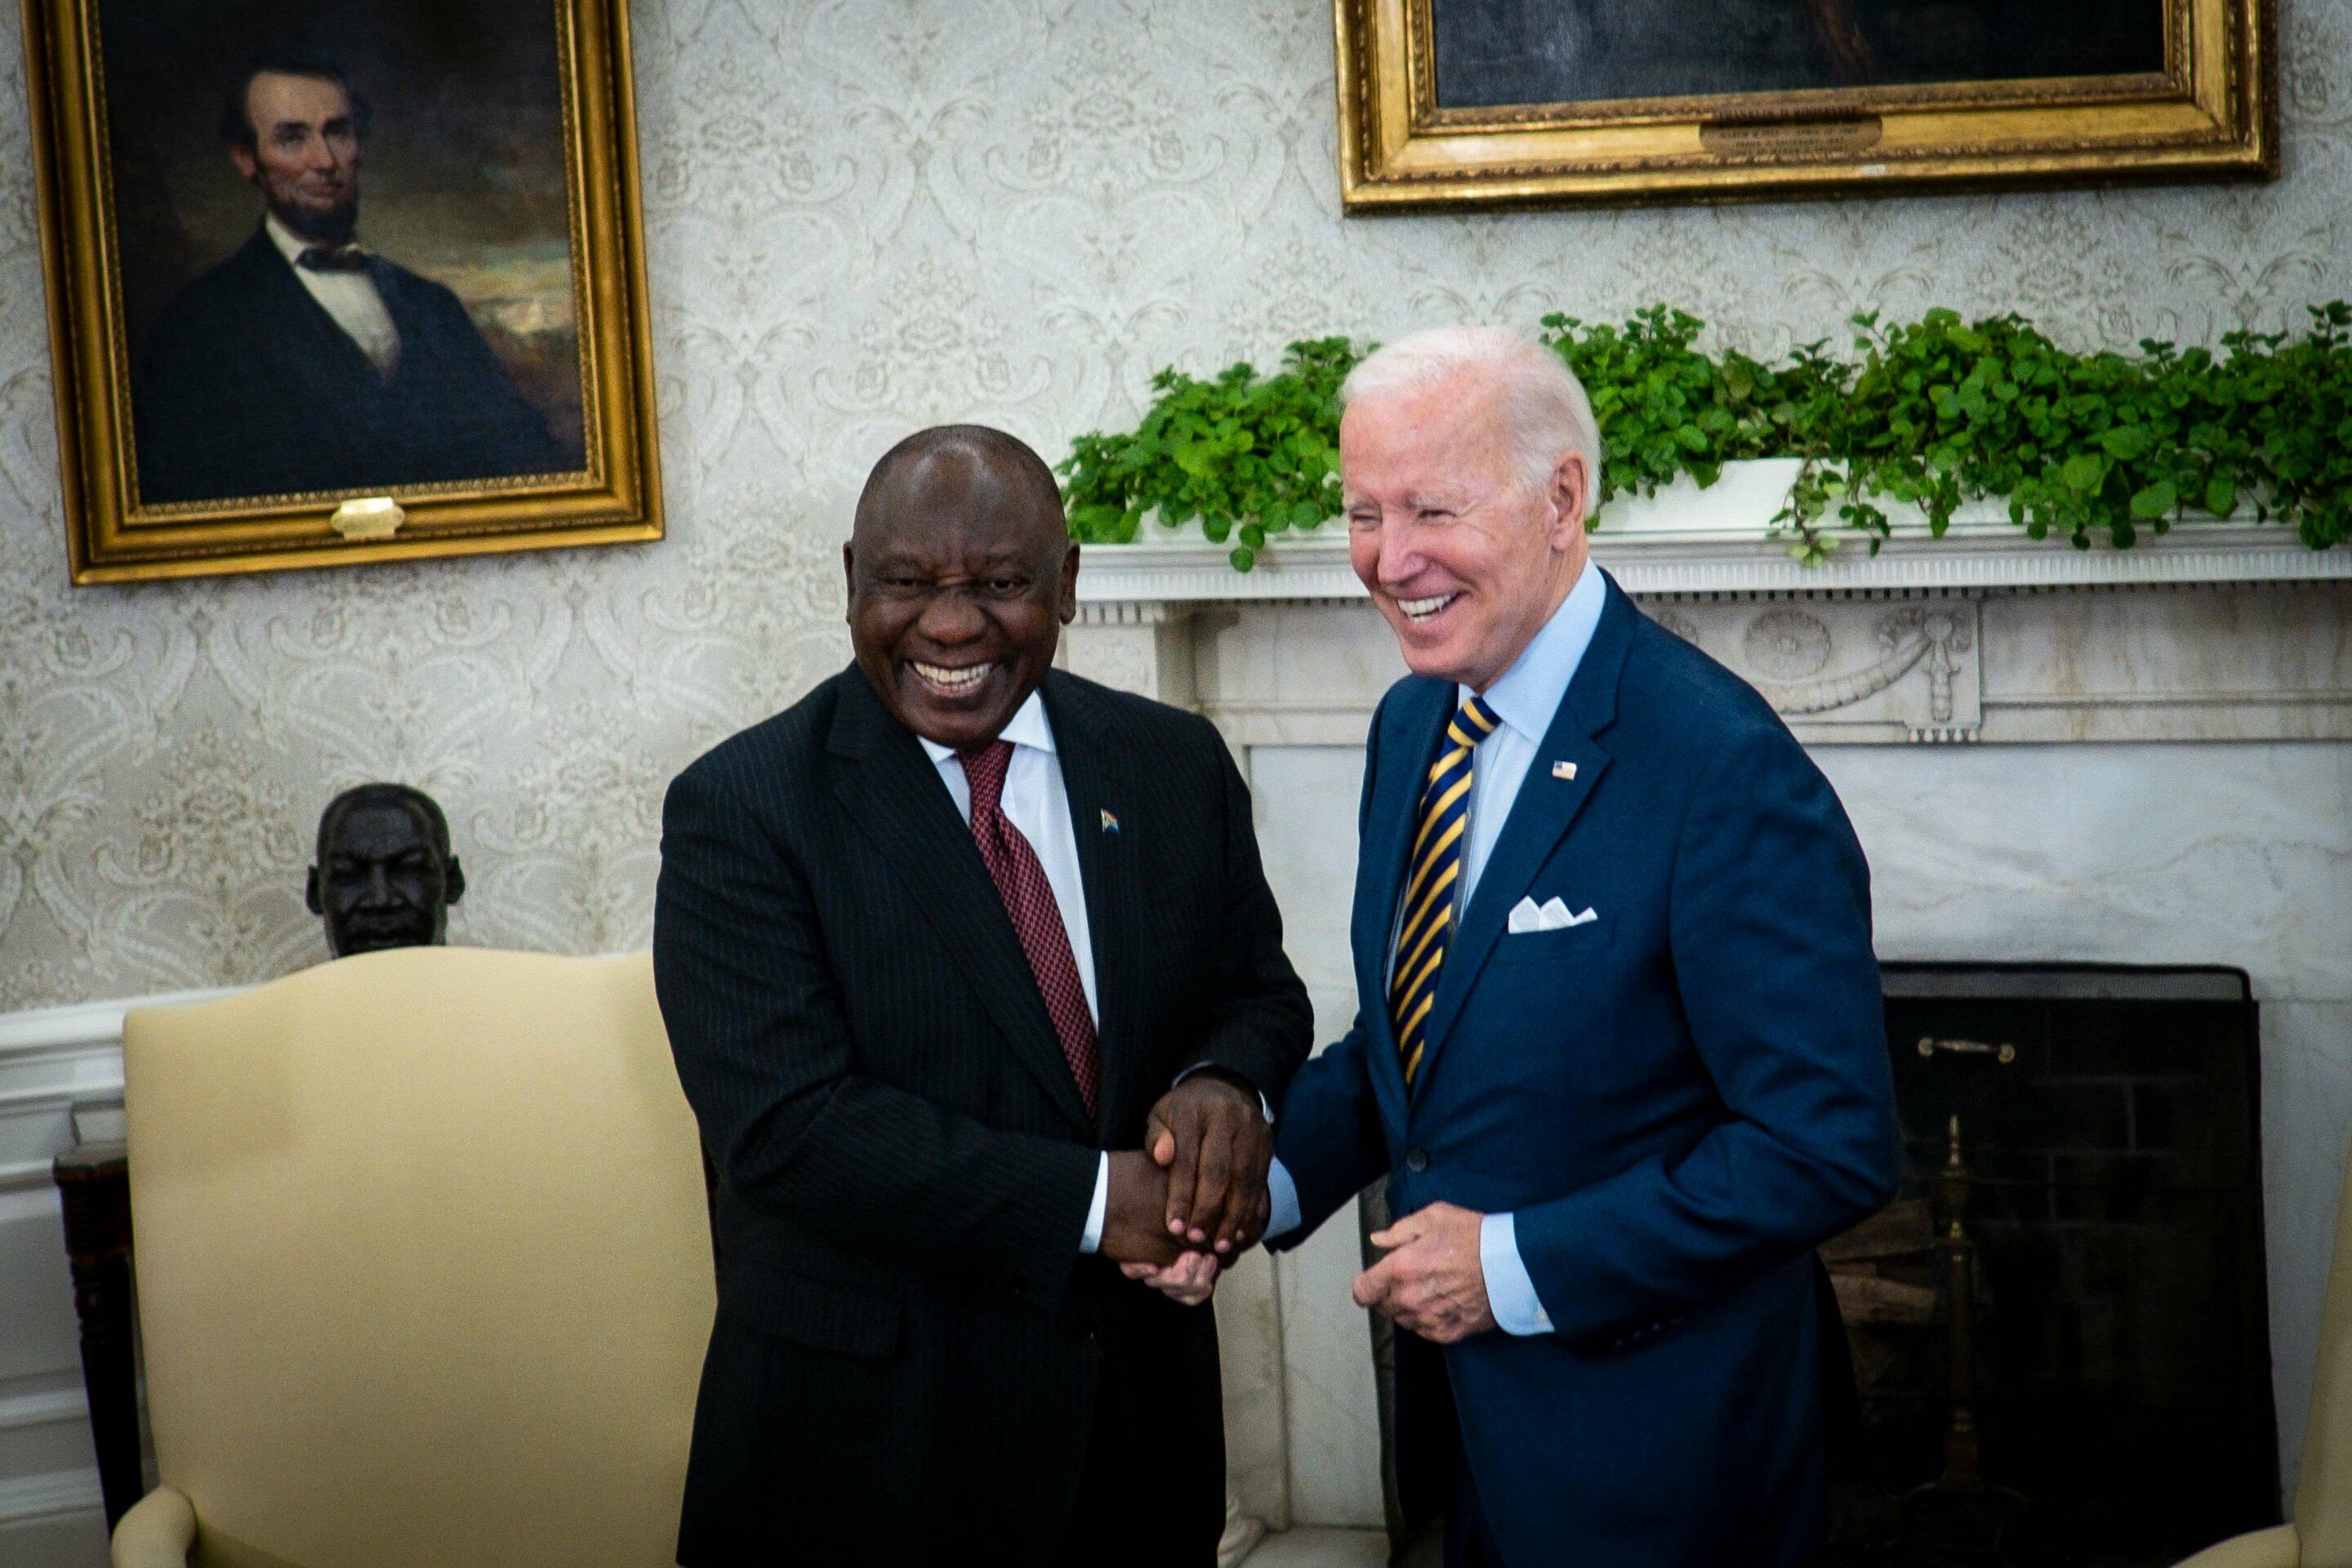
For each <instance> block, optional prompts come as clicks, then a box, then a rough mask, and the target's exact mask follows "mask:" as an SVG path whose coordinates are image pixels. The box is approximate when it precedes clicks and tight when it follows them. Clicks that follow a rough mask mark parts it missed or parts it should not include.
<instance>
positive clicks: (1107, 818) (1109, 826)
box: [1102, 811, 1118, 834]
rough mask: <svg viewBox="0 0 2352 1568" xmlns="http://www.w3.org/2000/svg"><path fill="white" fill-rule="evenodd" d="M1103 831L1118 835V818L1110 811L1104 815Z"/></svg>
mask: <svg viewBox="0 0 2352 1568" xmlns="http://www.w3.org/2000/svg"><path fill="white" fill-rule="evenodd" d="M1102 830H1103V831H1104V832H1105V833H1112V834H1115V833H1117V832H1118V817H1116V816H1112V815H1111V814H1110V813H1109V812H1108V811H1106V812H1104V813H1103V814H1102Z"/></svg>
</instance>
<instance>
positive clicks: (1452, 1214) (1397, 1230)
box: [1355, 1204, 1495, 1345]
mask: <svg viewBox="0 0 2352 1568" xmlns="http://www.w3.org/2000/svg"><path fill="white" fill-rule="evenodd" d="M1485 1219H1486V1215H1482V1214H1477V1213H1475V1212H1473V1211H1472V1210H1469V1209H1465V1208H1459V1207H1456V1206H1455V1205H1453V1204H1432V1205H1429V1206H1428V1207H1427V1208H1425V1209H1421V1210H1418V1211H1416V1212H1415V1213H1412V1214H1409V1215H1405V1216H1404V1218H1402V1219H1401V1220H1399V1221H1397V1222H1396V1223H1395V1224H1394V1225H1392V1226H1389V1227H1388V1229H1386V1230H1380V1231H1374V1232H1373V1233H1372V1245H1373V1246H1374V1247H1383V1248H1386V1249H1388V1256H1387V1257H1386V1258H1381V1260H1380V1261H1379V1262H1378V1263H1375V1264H1373V1265H1372V1266H1371V1267H1370V1268H1367V1269H1365V1270H1364V1271H1363V1272H1362V1273H1361V1274H1359V1275H1357V1276H1356V1287H1355V1297H1356V1305H1358V1306H1359V1307H1370V1308H1371V1309H1372V1310H1375V1311H1379V1312H1385V1313H1387V1314H1388V1315H1389V1316H1390V1317H1391V1318H1393V1319H1395V1320H1396V1321H1397V1326H1398V1327H1400V1328H1405V1329H1411V1330H1412V1331H1413V1332H1414V1333H1416V1334H1419V1335H1420V1336H1421V1337H1422V1338H1423V1339H1425V1340H1429V1341H1432V1342H1435V1343H1437V1344H1441V1345H1450V1344H1452V1343H1454V1342H1455V1341H1456V1340H1465V1339H1468V1338H1469V1337H1470V1336H1471V1335H1472V1334H1483V1333H1485V1332H1486V1331H1487V1330H1488V1329H1491V1328H1493V1327H1494V1326H1495V1310H1494V1308H1493V1307H1492V1306H1491V1305H1489V1304H1488V1302H1487V1300H1486V1266H1485V1265H1484V1264H1483V1263H1481V1262H1480V1261H1479V1258H1478V1236H1479V1226H1480V1224H1481V1223H1482V1222H1483V1221H1484V1220H1485Z"/></svg>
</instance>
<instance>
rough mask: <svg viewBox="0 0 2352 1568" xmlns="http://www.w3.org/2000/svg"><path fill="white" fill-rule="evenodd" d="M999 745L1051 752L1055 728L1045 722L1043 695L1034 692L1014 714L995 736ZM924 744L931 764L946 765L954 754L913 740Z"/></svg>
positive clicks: (934, 744) (923, 738)
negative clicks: (1029, 747)
mask: <svg viewBox="0 0 2352 1568" xmlns="http://www.w3.org/2000/svg"><path fill="white" fill-rule="evenodd" d="M996 738H997V739H998V740H1000V741H1010V742H1013V744H1014V745H1016V746H1032V747H1034V748H1035V749H1036V750H1038V751H1041V752H1050V751H1052V750H1053V749H1054V727H1053V726H1052V725H1050V724H1048V723H1046V722H1045V693H1044V692H1042V691H1033V692H1031V693H1030V694H1029V699H1028V700H1027V701H1025V702H1024V703H1022V704H1021V706H1020V707H1018V708H1016V709H1014V710H1013V717H1012V718H1011V719H1009V720H1007V721H1005V724H1004V728H1003V730H1001V731H998V732H997V736H996ZM915 739H917V740H918V741H920V742H923V753H924V755H926V756H928V757H929V758H930V759H931V761H932V762H934V763H945V762H946V761H947V760H948V759H949V758H950V757H952V756H954V755H955V754H956V749H955V748H954V747H953V746H942V745H940V743H939V742H937V741H934V740H932V739H930V738H929V736H926V735H918V736H916V737H915Z"/></svg>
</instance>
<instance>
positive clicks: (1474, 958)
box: [1420, 579, 1640, 1083]
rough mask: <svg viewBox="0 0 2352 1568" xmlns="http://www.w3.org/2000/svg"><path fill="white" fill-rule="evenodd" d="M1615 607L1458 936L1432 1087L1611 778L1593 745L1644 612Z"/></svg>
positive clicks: (1434, 1022)
mask: <svg viewBox="0 0 2352 1568" xmlns="http://www.w3.org/2000/svg"><path fill="white" fill-rule="evenodd" d="M1608 591H1609V597H1608V601H1607V603H1606V604H1605V605H1603V606H1602V608H1601V624H1600V625H1599V626H1597V627H1595V628H1594V630H1593V634H1592V642H1591V646H1590V647H1587V648H1586V649H1585V650H1584V658H1583V661H1582V662H1581V663H1580V664H1579V665H1578V666H1577V670H1576V676H1575V679H1572V680H1570V682H1569V685H1568V691H1567V694H1566V695H1565V696H1563V697H1562V698H1561V699H1560V704H1559V708H1558V710H1555V711H1554V712H1553V714H1552V720H1551V725H1550V727H1549V729H1548V730H1547V731H1545V732H1544V738H1543V744H1542V745H1541V746H1539V747H1538V748H1537V750H1536V755H1535V760H1534V761H1533V762H1531V763H1528V773H1527V778H1526V779H1525V780H1524V781H1523V782H1522V783H1521V784H1520V785H1519V794H1518V798H1517V800H1515V801H1513V802H1512V803H1511V815H1510V816H1507V818H1505V819H1504V822H1503V831H1502V834H1501V835H1500V837H1497V838H1496V840H1495V847H1494V850H1493V852H1492V853H1491V854H1489V855H1488V856H1487V857H1486V867H1485V868H1484V869H1482V870H1481V871H1480V872H1479V875H1478V886H1477V888H1476V889H1475V890H1474V891H1473V892H1472V893H1471V895H1470V907H1469V908H1468V909H1467V910H1464V911H1463V913H1462V921H1461V926H1460V929H1459V931H1457V932H1456V934H1455V936H1454V942H1453V945H1452V946H1451V947H1449V948H1447V949H1446V952H1445V963H1444V968H1443V969H1441V970H1440V971H1439V973H1438V981H1437V996H1436V1000H1435V1001H1434V1002H1433V1004H1432V1005H1431V1007H1430V1012H1429V1026H1428V1030H1427V1037H1428V1045H1427V1047H1426V1048H1425V1051H1424V1053H1423V1059H1422V1065H1421V1073H1420V1081H1421V1082H1423V1083H1427V1082H1428V1081H1429V1079H1430V1073H1431V1070H1432V1069H1433V1068H1434V1067H1435V1065H1436V1058H1437V1055H1438V1052H1439V1049H1440V1047H1443V1046H1444V1043H1445V1037H1446V1034H1447V1031H1448V1030H1450V1029H1451V1028H1452V1027H1453V1025H1454V1019H1455V1018H1456V1017H1457V1016H1460V1014H1461V1012H1462V1005H1463V1003H1464V1001H1465V999H1466V998H1467V997H1468V995H1469V994H1470V987H1471V986H1472V985H1473V984H1475V982H1476V980H1477V978H1478V973H1479V972H1480V971H1481V970H1483V969H1484V968H1485V967H1486V960H1487V958H1488V957H1489V956H1491V955H1492V954H1493V952H1494V951H1495V943H1496V940H1497V939H1498V938H1499V937H1501V935H1502V934H1503V927H1504V926H1505V925H1506V924H1507V922H1508V921H1509V919H1510V910H1511V906H1512V905H1514V904H1516V903H1517V902H1518V901H1519V900H1521V899H1523V898H1525V897H1526V896H1527V893H1528V888H1529V887H1530V886H1532V885H1533V884H1534V881H1535V877H1536V873H1537V872H1538V870H1540V869H1542V868H1543V864H1544V862H1545V861H1546V860H1549V858H1551V854H1552V851H1553V849H1554V848H1556V847H1558V846H1559V841H1560V840H1561V839H1562V838H1563V837H1567V834H1568V830H1569V828H1570V826H1572V825H1573V824H1574V823H1575V821H1576V817H1577V814H1578V813H1579V812H1580V811H1582V810H1583V809H1584V803H1585V802H1586V801H1588V800H1590V799H1591V798H1592V791H1593V788H1594V786H1595V785H1597V784H1600V782H1601V774H1602V773H1606V772H1607V771H1608V768H1609V753H1608V752H1605V751H1603V750H1602V749H1601V746H1600V744H1599V743H1598V742H1596V741H1595V740H1594V738H1593V737H1594V736H1595V735H1597V734H1598V733H1600V732H1601V731H1603V730H1605V729H1607V728H1608V726H1609V725H1610V724H1611V723H1612V721H1614V720H1615V719H1616V716H1617V682H1618V680H1619V679H1620V677H1621V676H1622V674H1623V672H1624V668H1625V653H1626V650H1627V649H1628V648H1629V647H1631V646H1632V645H1633V625H1634V622H1635V620H1636V619H1637V618H1638V616H1639V614H1640V612H1638V611H1636V610H1635V609H1634V608H1633V601H1632V600H1630V599H1628V598H1626V597H1625V595H1624V594H1623V593H1622V591H1621V590H1620V589H1619V588H1618V586H1617V584H1616V582H1615V581H1614V580H1613V579H1612V580H1610V582H1609V585H1608ZM1559 763H1569V764H1570V771H1572V775H1573V776H1571V777H1567V778H1562V777H1560V776H1559V775H1558V774H1557V773H1555V772H1554V768H1555V767H1556V765H1557V764H1559Z"/></svg>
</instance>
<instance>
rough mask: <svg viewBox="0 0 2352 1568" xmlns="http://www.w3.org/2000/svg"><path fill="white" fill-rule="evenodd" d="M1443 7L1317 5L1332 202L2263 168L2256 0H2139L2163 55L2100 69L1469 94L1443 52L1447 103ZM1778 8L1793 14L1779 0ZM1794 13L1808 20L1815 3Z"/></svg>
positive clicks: (2273, 100)
mask: <svg viewBox="0 0 2352 1568" xmlns="http://www.w3.org/2000/svg"><path fill="white" fill-rule="evenodd" d="M1458 3H1461V0H1334V7H1333V10H1334V17H1335V21H1336V26H1337V33H1338V45H1339V73H1338V74H1339V176H1340V179H1339V184H1340V200H1341V205H1342V206H1343V207H1344V209H1345V210H1346V211H1348V212H1349V213H1375V212H1409V211H1425V210H1430V209H1433V208H1441V209H1442V208H1459V207H1465V206H1486V205H1642V204H1657V203H1668V202H1689V201H1738V200H1754V199H1761V198H1768V197H1787V196H1823V195H1877V194H1882V193H1894V192H1915V191H1921V190H1939V189H1952V188H1970V187H1974V188H2001V187H2017V186H2032V185H2053V184H2121V183H2126V182H2137V181H2188V180H2200V179H2202V180H2221V179H2251V180H2259V179H2274V178H2276V177H2277V174H2278V157H2279V130H2278V102H2277V64H2276V42H2275V40H2276V32H2277V28H2276V19H2275V16H2274V14H2273V4H2272V0H2147V4H2148V5H2150V6H2151V7H2152V8H2153V7H2157V6H2160V7H2161V8H2162V13H2163V15H2162V30H2163V37H2162V45H2161V49H2162V57H2161V62H2160V63H2161V68H2160V69H2153V70H2150V69H2133V70H2128V71H2119V72H2116V73H2114V74H2106V75H2073V76H2039V77H2034V78H2031V79H2028V78H2023V77H2019V78H2016V79H1991V78H1990V77H1989V78H1986V79H1963V80H1948V81H1932V82H1922V81H1913V82H1910V83H1908V84H1903V83H1888V84H1885V85H1875V84H1868V83H1864V84H1855V83H1853V82H1839V83H1833V84H1828V85H1811V84H1809V85H1807V86H1804V87H1801V88H1795V89H1781V90H1762V91H1737V92H1714V93H1696V94H1681V95H1673V94H1670V95H1665V96H1622V95H1614V94H1612V95H1609V96H1605V97H1604V96H1601V95H1598V94H1595V95H1593V96H1590V97H1587V98H1584V99H1582V100H1576V101H1568V102H1542V103H1538V102H1525V103H1520V102H1494V101H1486V102H1483V103H1480V104H1477V105H1475V106H1465V105H1463V104H1462V103H1461V102H1460V100H1461V99H1465V98H1471V97H1477V96H1482V95H1481V94H1479V93H1477V92H1476V91H1475V87H1476V82H1475V74H1474V73H1473V72H1472V71H1471V69H1470V68H1469V67H1468V66H1464V65H1460V64H1459V63H1458V62H1461V61H1464V60H1468V59H1470V58H1472V51H1471V50H1469V49H1467V48H1464V49H1461V50H1460V51H1459V52H1457V54H1456V55H1455V56H1454V61H1455V62H1457V63H1456V65H1455V67H1454V77H1453V82H1454V84H1455V85H1454V88H1449V91H1450V92H1455V89H1457V88H1459V87H1460V84H1462V83H1463V82H1464V81H1465V79H1468V80H1469V82H1470V84H1471V89H1470V90H1462V91H1458V92H1455V96H1456V100H1457V101H1456V103H1455V105H1454V106H1452V107H1449V106H1447V105H1446V104H1444V103H1441V101H1440V90H1439V89H1440V79H1439V65H1438V47H1437V45H1438V40H1439V32H1440V29H1439V26H1438V25H1437V24H1438V22H1439V20H1441V18H1440V16H1439V15H1438V12H1439V9H1440V8H1442V7H1447V6H1449V5H1456V4H1458ZM1661 3H1662V4H1664V3H1665V0H1661ZM1675 3H1676V4H1680V0H1675ZM1782 3H1783V4H1787V5H1790V6H1791V8H1792V9H1793V8H1794V5H1793V0H1782ZM1547 9H1548V8H1547ZM1619 9H1620V10H1621V11H1622V10H1623V9H1624V8H1622V7H1621V8H1619ZM1806 9H1807V10H1808V12H1809V13H1811V14H1812V15H1816V16H1818V15H1819V14H1821V13H1822V11H1823V10H1824V7H1823V6H1822V5H1811V6H1808V7H1806ZM1913 9H1914V10H1919V9H1925V8H1922V7H1914V8H1913ZM1944 9H1947V10H1950V9H1953V7H1945V8H1944ZM1568 10H1569V7H1566V6H1562V7H1560V8H1559V11H1558V12H1555V13H1551V14H1554V15H1565V14H1566V13H1567V11H1568ZM1471 14H1473V13H1472V12H1471V11H1469V10H1467V9H1465V10H1462V11H1456V12H1454V14H1452V15H1449V16H1445V17H1444V18H1442V19H1444V20H1445V21H1446V22H1448V23H1449V24H1450V25H1451V26H1453V27H1454V37H1461V36H1463V33H1462V29H1463V28H1464V27H1465V26H1474V25H1478V24H1465V23H1464V22H1462V21H1460V20H1459V19H1458V18H1459V17H1460V16H1465V15H1471ZM1841 14H1843V15H1844V16H1848V17H1849V18H1850V17H1851V16H1853V14H1854V13H1853V10H1852V9H1851V8H1846V9H1843V11H1842V13H1841ZM1681 15H1682V16H1683V17H1684V18H1690V17H1693V16H1698V17H1704V18H1706V22H1705V24H1704V25H1705V26H1706V27H1707V28H1710V29H1711V28H1714V27H1716V26H1719V25H1720V18H1719V16H1718V15H1717V11H1716V9H1715V8H1714V7H1713V6H1696V5H1685V6H1684V7H1683V9H1682V12H1681ZM1685 26H1686V27H1687V26H1688V23H1687V22H1686V23H1685ZM2147 26H2151V27H2152V26H2153V18H2149V19H2148V20H2147ZM1710 36H1714V35H1710ZM2148 37H2149V40H2150V41H2149V46H2148V47H2149V49H2150V50H2151V51H2152V50H2153V49H2154V47H2155V45H2154V41H2153V34H2152V33H2150V34H2149V35H2148ZM1564 53H1565V50H1564V49H1563V54H1564ZM1623 53H1624V51H1623V50H1620V51H1618V54H1619V55H1620V56H1622V54H1623ZM1478 58H1480V59H1481V60H1482V61H1483V60H1484V59H1485V58H1487V57H1485V56H1481V57H1478ZM1611 58H1616V57H1611ZM2146 63H2147V64H2157V63H2158V62H2157V61H2156V60H2154V59H2150V60H2148V61H2147V62H2146ZM1596 74H1597V73H1596ZM1483 96H1485V97H1486V98H1488V99H1490V100H1491V98H1492V97H1493V95H1492V94H1485V95H1483ZM1555 96H1556V95H1555Z"/></svg>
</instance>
